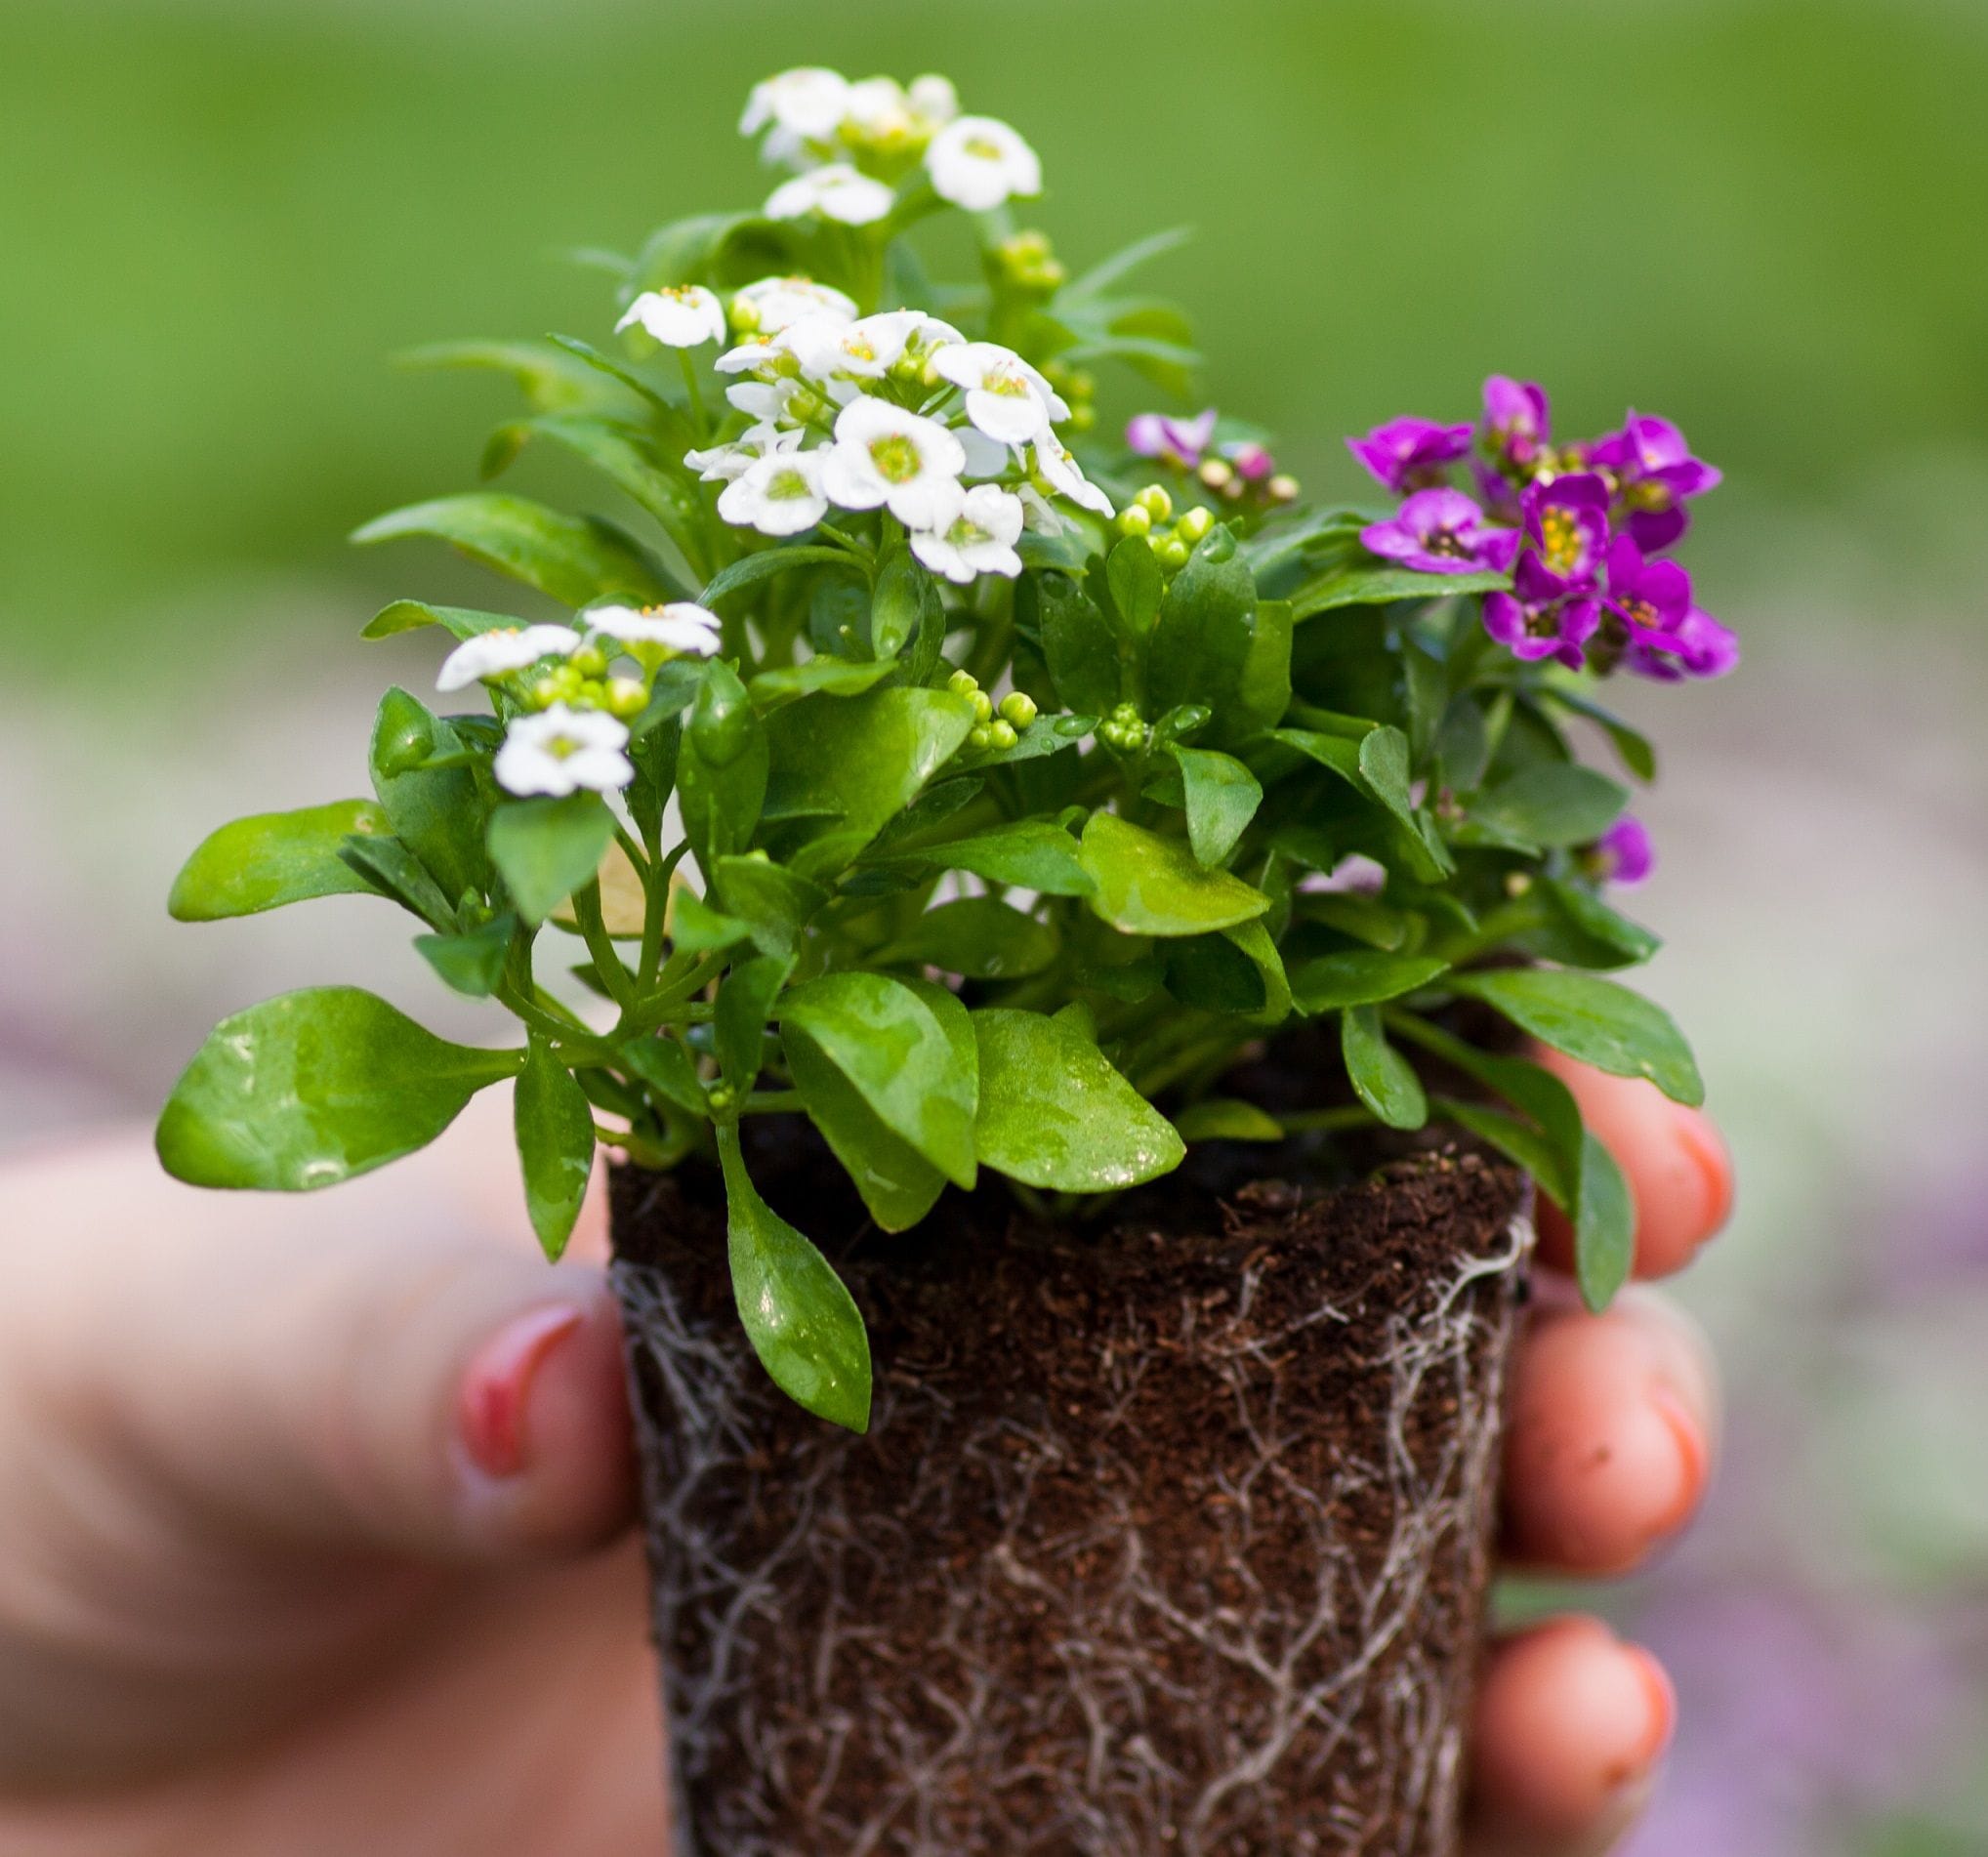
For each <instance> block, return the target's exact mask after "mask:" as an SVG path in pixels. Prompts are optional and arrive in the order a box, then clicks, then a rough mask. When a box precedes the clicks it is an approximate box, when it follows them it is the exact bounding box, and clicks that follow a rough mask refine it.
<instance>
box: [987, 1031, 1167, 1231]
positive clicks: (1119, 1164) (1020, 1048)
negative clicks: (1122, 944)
mask: <svg viewBox="0 0 1988 1857" xmlns="http://www.w3.org/2000/svg"><path fill="white" fill-rule="evenodd" d="M973 1029H974V1031H975V1032H976V1033H977V1034H978V1035H979V1042H980V1116H979V1121H978V1123H977V1125H976V1127H975V1130H974V1138H975V1142H976V1144H977V1146H978V1148H979V1154H980V1159H981V1160H982V1161H983V1162H984V1163H985V1164H986V1165H987V1166H988V1167H991V1168H993V1169H994V1170H995V1171H996V1172H997V1173H1001V1174H1006V1175H1008V1176H1009V1177H1010V1178H1012V1179H1017V1180H1021V1181H1024V1182H1025V1183H1026V1184H1028V1185H1030V1186H1043V1187H1052V1188H1055V1189H1056V1190H1057V1191H1059V1192H1065V1193H1108V1192H1112V1191H1115V1190H1116V1189H1117V1188H1119V1187H1122V1186H1137V1185H1138V1184H1139V1182H1140V1181H1141V1180H1149V1179H1154V1178H1156V1177H1157V1176H1160V1175H1162V1174H1166V1173H1170V1172H1171V1171H1172V1170H1173V1169H1175V1168H1176V1167H1178V1166H1180V1158H1181V1156H1182V1155H1183V1154H1185V1153H1186V1151H1187V1150H1186V1146H1185V1144H1184V1143H1183V1142H1182V1141H1181V1139H1180V1135H1179V1134H1178V1133H1177V1132H1176V1130H1175V1128H1174V1125H1173V1124H1172V1123H1171V1122H1169V1121H1168V1120H1167V1119H1166V1117H1164V1116H1163V1115H1161V1114H1160V1113H1159V1111H1158V1110H1157V1109H1155V1108H1154V1107H1153V1106H1152V1104H1151V1103H1149V1102H1148V1101H1147V1100H1146V1099H1145V1098H1144V1097H1143V1096H1142V1095H1140V1094H1139V1092H1138V1091H1137V1090H1135V1089H1134V1088H1133V1087H1132V1085H1131V1084H1129V1083H1128V1082H1126V1080H1125V1079H1124V1078H1123V1077H1122V1076H1120V1075H1119V1073H1118V1072H1117V1071H1116V1070H1114V1069H1113V1068H1112V1067H1111V1064H1110V1063H1109V1061H1108V1060H1107V1059H1106V1058H1105V1055H1104V1053H1103V1052H1101V1051H1099V1050H1098V1047H1097V1045H1096V1044H1095V1043H1093V1042H1092V1041H1091V1040H1090V1039H1088V1038H1086V1037H1085V1036H1084V1035H1083V1033H1082V1032H1081V1031H1080V1030H1079V1029H1078V1028H1077V1027H1075V1026H1074V1025H1072V1024H1070V1023H1069V1021H1068V1020H1065V1019H1052V1018H1045V1017H1043V1016H1042V1015H1041V1014H1040V1013H1037V1012H1014V1011H1001V1010H993V1011H982V1012H975V1013H974V1014H973Z"/></svg>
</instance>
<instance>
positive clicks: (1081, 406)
mask: <svg viewBox="0 0 1988 1857" xmlns="http://www.w3.org/2000/svg"><path fill="white" fill-rule="evenodd" d="M1097 423H1098V408H1097V407H1095V406H1093V405H1092V404H1091V402H1090V401H1089V400H1081V399H1080V400H1077V401H1074V402H1073V403H1072V405H1071V407H1070V416H1069V418H1068V419H1066V420H1064V421H1063V424H1064V425H1066V426H1067V427H1069V429H1070V430H1071V431H1072V432H1080V433H1081V432H1089V431H1090V430H1091V428H1092V427H1093V426H1095V425H1097Z"/></svg>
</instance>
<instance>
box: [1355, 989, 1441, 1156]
mask: <svg viewBox="0 0 1988 1857" xmlns="http://www.w3.org/2000/svg"><path fill="white" fill-rule="evenodd" d="M1340 1050H1341V1052H1343V1053H1344V1054H1345V1057H1346V1076H1347V1078H1348V1079H1349V1080H1350V1081H1351V1083H1352V1086H1353V1091H1354V1094H1356V1095H1358V1097H1359V1099H1360V1100H1361V1101H1362V1102H1364V1103H1365V1104H1366V1105H1367V1107H1368V1108H1369V1109H1371V1110H1372V1111H1373V1112H1374V1113H1375V1114H1376V1115H1377V1116H1379V1117H1380V1119H1381V1120H1382V1121H1383V1122H1385V1123H1386V1124H1387V1126H1388V1127H1389V1128H1390V1129H1419V1128H1421V1127H1422V1125H1423V1124H1424V1123H1425V1122H1427V1121H1428V1120H1429V1097H1428V1096H1427V1095H1426V1094H1424V1092H1423V1088H1422V1080H1421V1078H1419V1077H1418V1076H1416V1074H1415V1071H1414V1069H1413V1068H1412V1067H1411V1066H1410V1064H1409V1062H1408V1059H1407V1058H1405V1057H1403V1056H1402V1055H1401V1053H1400V1052H1398V1051H1396V1050H1395V1049H1394V1048H1393V1046H1391V1045H1390V1044H1388V1042H1387V1035H1386V1034H1385V1033H1384V1032H1383V1031H1382V1029H1381V1011H1380V1008H1378V1007H1374V1006H1349V1007H1347V1008H1346V1011H1345V1013H1344V1014H1343V1015H1342V1016H1341V1019H1340Z"/></svg>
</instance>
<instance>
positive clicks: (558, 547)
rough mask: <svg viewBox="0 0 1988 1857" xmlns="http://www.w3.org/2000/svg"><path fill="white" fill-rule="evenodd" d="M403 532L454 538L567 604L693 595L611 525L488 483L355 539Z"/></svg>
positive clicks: (477, 556) (412, 510)
mask: <svg viewBox="0 0 1988 1857" xmlns="http://www.w3.org/2000/svg"><path fill="white" fill-rule="evenodd" d="M406 536H428V537H433V538H435V539H436V540H439V541H444V542H449V543H452V544H453V545H454V546H455V547H456V548H458V549H460V550H461V551H462V552H463V553H464V554H465V555H467V556H469V557H470V558H471V559H472V560H476V561H480V562H482V564H483V565H484V566H486V567H493V568H495V569H496V570H497V571H498V572H499V573H500V574H508V575H510V576H511V578H512V579H514V580H521V581H523V582H524V584H525V585H526V586H527V587H536V588H537V589H538V590H539V592H540V593H543V594H549V595H551V596H552V598H555V599H557V600H559V602H560V604H562V605H566V606H576V607H577V606H586V605H591V604H593V603H594V602H595V601H597V600H600V599H604V598H609V597H610V596H619V597H621V598H626V599H629V600H631V601H633V602H634V603H635V604H636V605H650V604H657V603H660V602H662V601H664V600H669V599H683V598H687V597H688V596H687V594H686V593H685V591H684V590H683V588H681V587H678V586H675V585H674V584H672V583H671V582H670V581H668V580H667V579H665V578H664V577H663V576H662V575H661V574H660V573H659V572H658V571H657V569H656V568H655V565H654V564H653V563H652V562H651V561H649V560H648V559H646V558H645V557H643V556H642V554H641V553H639V552H638V551H637V550H636V549H634V548H632V547H631V546H630V545H629V543H628V542H627V540H626V539H625V538H623V537H622V536H621V535H620V534H619V533H618V532H616V531H615V530H614V529H612V528H611V527H609V526H608V525H606V524H604V523H601V522H600V521H588V520H582V519H580V518H578V517H575V516H563V515H561V514H560V513H559V511H558V510H550V509H547V508H546V506H545V505H544V504H542V503H533V502H532V501H530V499H529V498H526V497H514V496H501V495H499V494H497V493H496V492H494V491H488V490H479V491H472V492H469V493H466V494H464V495H462V496H452V497H437V498H435V501H433V502H431V503H417V504H413V505H411V506H410V507H409V508H407V509H404V510H394V511H393V512H392V513H391V514H389V515H387V516H378V517H376V518H375V519H374V520H373V521H371V522H368V523H367V524H366V525H365V526H364V527H363V528H360V529H356V530H354V531H353V534H352V540H353V541H354V542H357V543H359V544H360V545H361V546H364V547H370V546H371V545H372V544H374V543H376V542H392V541H398V540H400V539H401V538H403V537H406Z"/></svg>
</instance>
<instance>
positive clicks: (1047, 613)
mask: <svg viewBox="0 0 1988 1857" xmlns="http://www.w3.org/2000/svg"><path fill="white" fill-rule="evenodd" d="M1031 601H1032V603H1033V606H1034V610H1035V626H1036V632H1037V636H1038V638H1039V640H1040V642H1041V646H1042V654H1043V662H1044V663H1045V664H1046V665H1047V666H1048V667H1049V674H1050V681H1052V682H1053V683H1055V684H1056V696H1057V698H1058V700H1059V701H1060V702H1061V703H1062V704H1063V706H1064V708H1066V709H1069V710H1073V711H1075V712H1076V713H1077V714H1079V715H1085V716H1102V715H1105V714H1106V713H1107V712H1108V711H1110V710H1111V709H1112V708H1113V707H1115V706H1116V704H1117V703H1118V701H1119V699H1120V697H1121V696H1122V695H1123V694H1124V683H1125V679H1124V673H1123V667H1122V665H1121V662H1120V658H1119V650H1118V639H1117V635H1116V634H1114V633H1113V631H1112V629H1111V622H1110V621H1109V620H1108V619H1106V618H1105V616H1104V614H1103V612H1102V611H1101V610H1100V609H1099V607H1098V602H1097V601H1096V600H1095V599H1093V598H1091V597H1090V595H1089V594H1087V593H1085V591H1084V590H1083V588H1082V587H1080V586H1079V585H1078V584H1077V582H1076V581H1074V580H1072V579H1071V578H1070V576H1069V575H1067V574H1060V573H1046V574H1033V575H1030V576H1029V577H1028V578H1027V579H1026V580H1024V581H1023V582H1022V592H1021V595H1020V596H1019V597H1018V598H1017V601H1016V604H1017V609H1018V611H1020V612H1022V613H1024V614H1025V612H1026V610H1027V608H1028V606H1029V604H1030V603H1031Z"/></svg>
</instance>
